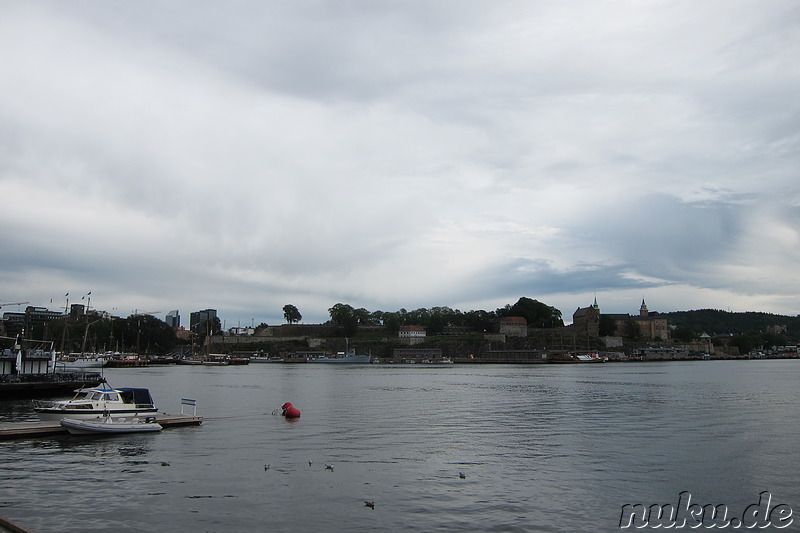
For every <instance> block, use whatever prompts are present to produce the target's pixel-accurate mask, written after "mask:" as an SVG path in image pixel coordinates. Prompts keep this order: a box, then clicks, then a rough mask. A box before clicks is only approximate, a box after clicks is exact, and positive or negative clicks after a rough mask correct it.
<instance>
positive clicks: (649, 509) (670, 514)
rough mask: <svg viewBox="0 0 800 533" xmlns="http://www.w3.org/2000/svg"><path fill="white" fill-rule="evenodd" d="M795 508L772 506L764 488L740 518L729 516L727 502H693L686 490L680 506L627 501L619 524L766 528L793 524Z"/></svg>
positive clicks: (637, 526)
mask: <svg viewBox="0 0 800 533" xmlns="http://www.w3.org/2000/svg"><path fill="white" fill-rule="evenodd" d="M793 521H794V519H793V518H792V508H791V507H789V506H788V505H787V504H785V503H781V504H776V505H774V506H773V505H772V494H770V493H769V492H768V491H764V492H762V493H761V494H759V498H758V503H754V504H752V505H748V506H747V508H746V509H745V510H744V512H743V513H742V516H741V518H739V517H730V518H729V517H728V506H727V505H725V504H719V505H713V504H707V505H702V506H701V505H699V504H697V503H692V495H691V494H690V493H689V492H688V491H683V492H681V493H680V494H679V495H678V505H672V504H670V503H668V504H664V505H660V504H653V505H650V506H645V505H644V504H641V503H637V504H625V505H623V506H622V514H621V515H620V518H619V527H620V528H622V529H627V528H636V529H642V528H647V527H649V528H654V529H655V528H665V529H670V528H674V529H680V528H690V529H695V528H699V527H705V528H725V527H730V528H731V529H740V528H742V529H751V528H756V529H763V528H767V527H770V526H772V527H774V528H776V529H782V528H785V527H789V526H790V525H792V522H793Z"/></svg>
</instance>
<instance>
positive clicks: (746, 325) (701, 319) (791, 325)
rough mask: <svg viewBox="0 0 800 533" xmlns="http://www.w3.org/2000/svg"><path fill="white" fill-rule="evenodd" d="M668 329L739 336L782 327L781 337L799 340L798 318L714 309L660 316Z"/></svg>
mask: <svg viewBox="0 0 800 533" xmlns="http://www.w3.org/2000/svg"><path fill="white" fill-rule="evenodd" d="M661 316H666V317H667V320H668V321H669V324H670V325H672V326H686V327H688V328H691V329H692V330H694V331H696V332H698V333H708V334H709V335H712V336H713V335H723V334H726V333H730V334H733V335H742V334H744V333H747V332H748V331H757V332H766V331H767V328H768V327H774V326H786V333H785V336H786V337H788V338H789V339H792V340H797V339H800V317H797V316H785V315H773V314H771V313H753V312H747V313H730V312H728V311H719V310H717V309H699V310H697V311H676V312H674V313H661Z"/></svg>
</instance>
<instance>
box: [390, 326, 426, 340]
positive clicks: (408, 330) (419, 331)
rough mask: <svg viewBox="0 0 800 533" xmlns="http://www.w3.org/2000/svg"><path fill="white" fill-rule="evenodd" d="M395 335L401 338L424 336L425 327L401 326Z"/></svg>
mask: <svg viewBox="0 0 800 533" xmlns="http://www.w3.org/2000/svg"><path fill="white" fill-rule="evenodd" d="M397 336H398V337H400V338H401V339H410V338H424V337H425V336H426V332H425V328H423V327H422V326H403V327H402V328H400V331H398V332H397Z"/></svg>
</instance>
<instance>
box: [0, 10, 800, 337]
mask: <svg viewBox="0 0 800 533" xmlns="http://www.w3.org/2000/svg"><path fill="white" fill-rule="evenodd" d="M798 58H800V3H798V2H796V1H795V0H759V1H752V0H748V1H737V0H702V1H698V0H679V1H671V0H653V1H631V0H627V1H623V0H619V1H606V0H602V1H573V0H553V1H538V0H526V1H502V0H498V1H494V0H493V1H488V0H487V1H469V0H458V1H430V0H426V1H414V0H403V1H366V0H365V1H347V0H343V1H337V2H332V1H303V0H296V1H295V0H293V1H284V0H281V1H263V0H258V1H247V0H243V1H232V2H210V1H203V0H186V1H179V0H172V1H166V2H164V1H155V0H152V1H137V2H131V1H128V0H125V1H113V0H106V1H103V2H98V1H83V2H82V1H74V0H73V1H69V2H65V1H61V0H58V1H51V2H47V1H38V2H27V1H9V0H0V194H1V195H2V209H0V303H4V302H16V301H28V302H30V303H31V304H32V305H43V306H48V307H50V308H53V309H57V308H58V307H63V306H64V304H65V303H66V298H65V297H64V295H65V294H66V293H69V294H70V296H69V301H70V303H76V302H80V301H81V296H84V295H86V294H87V293H88V292H89V291H91V293H92V294H91V306H92V307H93V308H94V307H97V308H98V309H104V310H108V311H112V312H113V313H115V314H117V315H121V316H128V314H130V313H132V312H134V310H139V311H156V310H158V311H161V314H158V315H156V316H159V317H161V318H163V317H164V315H166V313H167V312H168V311H169V310H172V309H178V310H180V312H181V315H182V320H183V324H184V325H187V326H188V319H189V313H191V312H192V311H196V310H200V309H205V308H208V307H210V308H215V309H217V310H218V311H219V316H220V318H221V319H222V320H223V321H225V322H226V327H232V326H236V325H237V324H241V325H249V324H250V323H251V322H254V323H255V324H259V323H261V322H267V323H269V324H278V323H281V322H283V312H282V307H283V306H284V305H285V304H289V303H290V304H293V305H295V306H297V307H298V309H299V310H300V312H301V313H302V315H303V322H306V323H309V322H312V323H313V322H319V321H324V320H327V319H328V318H329V315H328V311H327V310H328V308H330V307H331V306H333V305H334V304H336V303H339V302H341V303H347V304H350V305H352V306H353V307H364V308H366V309H368V310H370V311H375V310H383V311H396V310H398V309H400V308H405V309H408V310H412V309H417V308H420V307H426V308H429V307H433V306H449V307H452V308H454V309H460V310H462V311H469V310H472V309H485V310H494V309H496V308H498V307H502V306H504V305H506V304H509V303H510V304H513V303H514V302H516V301H517V300H518V299H519V297H521V296H526V297H529V298H534V299H537V300H539V301H542V302H544V303H546V304H548V305H552V306H554V307H556V308H558V309H559V310H561V311H562V313H563V315H564V318H565V320H566V321H567V322H569V321H571V320H572V313H573V312H574V311H575V309H576V308H578V307H585V306H587V305H590V304H591V303H592V301H593V300H594V298H595V295H596V296H597V300H598V303H599V304H600V308H601V311H602V312H608V313H632V314H633V313H637V312H638V309H639V304H640V303H641V300H642V298H645V299H646V301H647V304H648V306H649V308H650V309H651V310H657V311H663V312H666V311H675V310H689V309H701V308H714V309H724V310H730V311H764V312H771V313H779V314H791V315H796V314H798V313H800V233H799V230H800V133H799V132H800V128H799V126H800V97H799V96H798V95H800V60H798ZM51 300H52V304H51V303H50V302H51ZM22 308H24V306H22ZM17 310H20V307H16V306H6V307H3V308H2V311H17Z"/></svg>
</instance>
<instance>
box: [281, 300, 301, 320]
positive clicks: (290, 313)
mask: <svg viewBox="0 0 800 533" xmlns="http://www.w3.org/2000/svg"><path fill="white" fill-rule="evenodd" d="M283 318H285V319H286V323H287V324H296V323H297V322H300V321H301V320H303V315H301V314H300V311H299V310H298V309H297V307H295V306H293V305H292V304H286V305H284V306H283Z"/></svg>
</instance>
